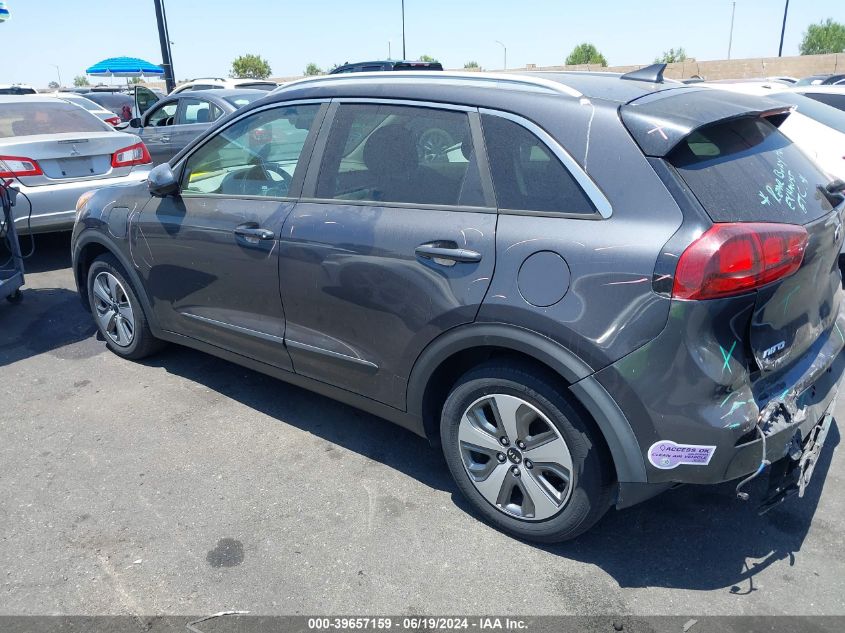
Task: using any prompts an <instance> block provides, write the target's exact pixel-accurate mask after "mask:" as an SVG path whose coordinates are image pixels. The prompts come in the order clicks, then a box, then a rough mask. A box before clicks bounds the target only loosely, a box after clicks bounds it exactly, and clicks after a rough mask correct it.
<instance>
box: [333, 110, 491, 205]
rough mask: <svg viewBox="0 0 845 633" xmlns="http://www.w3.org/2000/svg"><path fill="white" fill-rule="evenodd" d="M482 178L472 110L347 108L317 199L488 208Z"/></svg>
mask: <svg viewBox="0 0 845 633" xmlns="http://www.w3.org/2000/svg"><path fill="white" fill-rule="evenodd" d="M479 173H480V172H479V170H478V163H477V161H476V157H475V152H474V149H473V145H472V135H471V133H470V128H469V119H468V117H467V114H466V112H456V111H451V110H439V109H434V108H423V107H413V106H394V105H375V104H372V105H370V104H342V105H341V106H340V108H339V110H338V112H337V115H336V116H335V117H334V121H333V122H332V128H331V131H330V133H329V138H328V142H327V145H326V150H325V153H324V154H323V160H322V164H321V165H320V175H319V178H318V180H317V197H318V198H331V199H336V200H370V201H374V202H399V203H409V204H421V205H432V204H443V205H460V206H477V207H481V206H485V204H484V195H483V192H482V189H481V178H480V175H479Z"/></svg>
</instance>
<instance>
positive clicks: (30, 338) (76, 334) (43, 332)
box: [0, 287, 104, 367]
mask: <svg viewBox="0 0 845 633" xmlns="http://www.w3.org/2000/svg"><path fill="white" fill-rule="evenodd" d="M3 304H6V302H5V301H4V302H3ZM95 333H96V328H95V326H94V321H93V320H92V319H91V315H90V314H89V313H88V312H86V311H85V310H84V309H83V308H82V304H81V303H80V301H79V295H78V294H77V293H76V292H74V291H72V290H68V289H67V288H26V287H24V290H23V301H21V302H20V303H19V304H15V305H10V304H9V305H0V367H3V366H6V365H10V364H12V363H14V362H17V361H20V360H24V359H26V358H30V357H32V356H37V355H39V354H52V355H54V356H56V357H60V358H89V357H91V356H95V355H97V354H100V353H102V351H103V349H104V347H103V345H102V343H100V342H99V341H97V340H96V339H95V338H94V334H95ZM75 343H79V345H74V344H75Z"/></svg>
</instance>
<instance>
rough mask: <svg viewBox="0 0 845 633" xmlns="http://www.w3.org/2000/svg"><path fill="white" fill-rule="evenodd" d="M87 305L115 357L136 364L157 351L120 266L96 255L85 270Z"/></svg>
mask: <svg viewBox="0 0 845 633" xmlns="http://www.w3.org/2000/svg"><path fill="white" fill-rule="evenodd" d="M88 301H89V303H90V304H91V314H93V315H94V321H95V322H96V324H97V329H98V330H99V331H100V334H101V335H102V336H103V338H104V339H105V341H106V345H107V346H108V348H109V349H110V350H111V351H113V352H114V353H115V354H117V355H118V356H123V357H124V358H129V359H132V360H137V359H140V358H144V357H145V356H149V355H150V354H153V353H154V352H156V351H158V350H159V349H160V348H161V346H162V344H163V343H162V341H160V340H159V339H157V338H155V337H154V336H153V334H152V332H151V331H150V327H149V324H148V322H147V317H146V315H145V314H144V309H143V308H142V307H141V302H140V301H139V300H138V295H137V293H136V292H135V289H134V288H133V287H132V284H131V282H130V281H129V280H128V278H127V275H126V272H125V271H124V269H123V266H121V265H120V262H118V261H117V259H115V258H114V256H112V255H100V256H99V257H97V259H95V260H94V262H93V263H92V264H91V268H89V269H88Z"/></svg>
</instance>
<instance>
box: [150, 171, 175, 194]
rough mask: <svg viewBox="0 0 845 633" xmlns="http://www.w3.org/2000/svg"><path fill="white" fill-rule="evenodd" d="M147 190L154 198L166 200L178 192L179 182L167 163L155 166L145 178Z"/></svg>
mask: <svg viewBox="0 0 845 633" xmlns="http://www.w3.org/2000/svg"><path fill="white" fill-rule="evenodd" d="M147 188H148V189H149V190H150V194H151V195H153V196H155V197H156V198H166V197H167V196H171V195H173V194H175V193H177V192H178V191H179V182H178V181H177V180H176V176H174V175H173V170H172V169H170V165H169V164H168V163H162V164H161V165H156V166H155V167H153V168H152V169H151V170H150V175H149V176H147Z"/></svg>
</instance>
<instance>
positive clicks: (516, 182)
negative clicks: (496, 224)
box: [481, 114, 596, 214]
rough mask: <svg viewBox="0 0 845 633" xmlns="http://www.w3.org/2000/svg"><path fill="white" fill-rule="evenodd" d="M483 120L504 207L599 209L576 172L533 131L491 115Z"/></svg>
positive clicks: (559, 210) (568, 210) (564, 210)
mask: <svg viewBox="0 0 845 633" xmlns="http://www.w3.org/2000/svg"><path fill="white" fill-rule="evenodd" d="M481 122H482V125H483V127H484V142H485V143H486V145H487V156H488V157H489V160H490V172H491V175H492V177H493V187H494V189H495V191H496V201H497V202H498V205H499V208H500V209H502V210H513V211H517V210H520V211H540V212H557V213H583V214H592V213H595V212H596V207H595V206H594V205H593V203H592V202H591V201H590V199H589V197H587V195H586V194H585V193H584V191H583V190H582V189H581V187H580V185H579V184H578V183H577V182H576V180H575V178H574V177H573V176H572V174H570V173H569V171H568V170H567V169H566V167H564V166H563V164H562V163H561V162H560V160H558V158H557V156H555V155H554V153H553V152H552V151H551V149H549V147H548V146H547V145H546V144H545V143H544V142H543V141H541V140H540V139H539V138H537V136H535V135H534V134H533V133H532V132H531V131H530V130H527V129H526V128H524V127H523V126H521V125H519V124H518V123H515V122H514V121H511V120H509V119H505V118H503V117H500V116H494V115H489V114H485V115H482V117H481Z"/></svg>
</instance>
